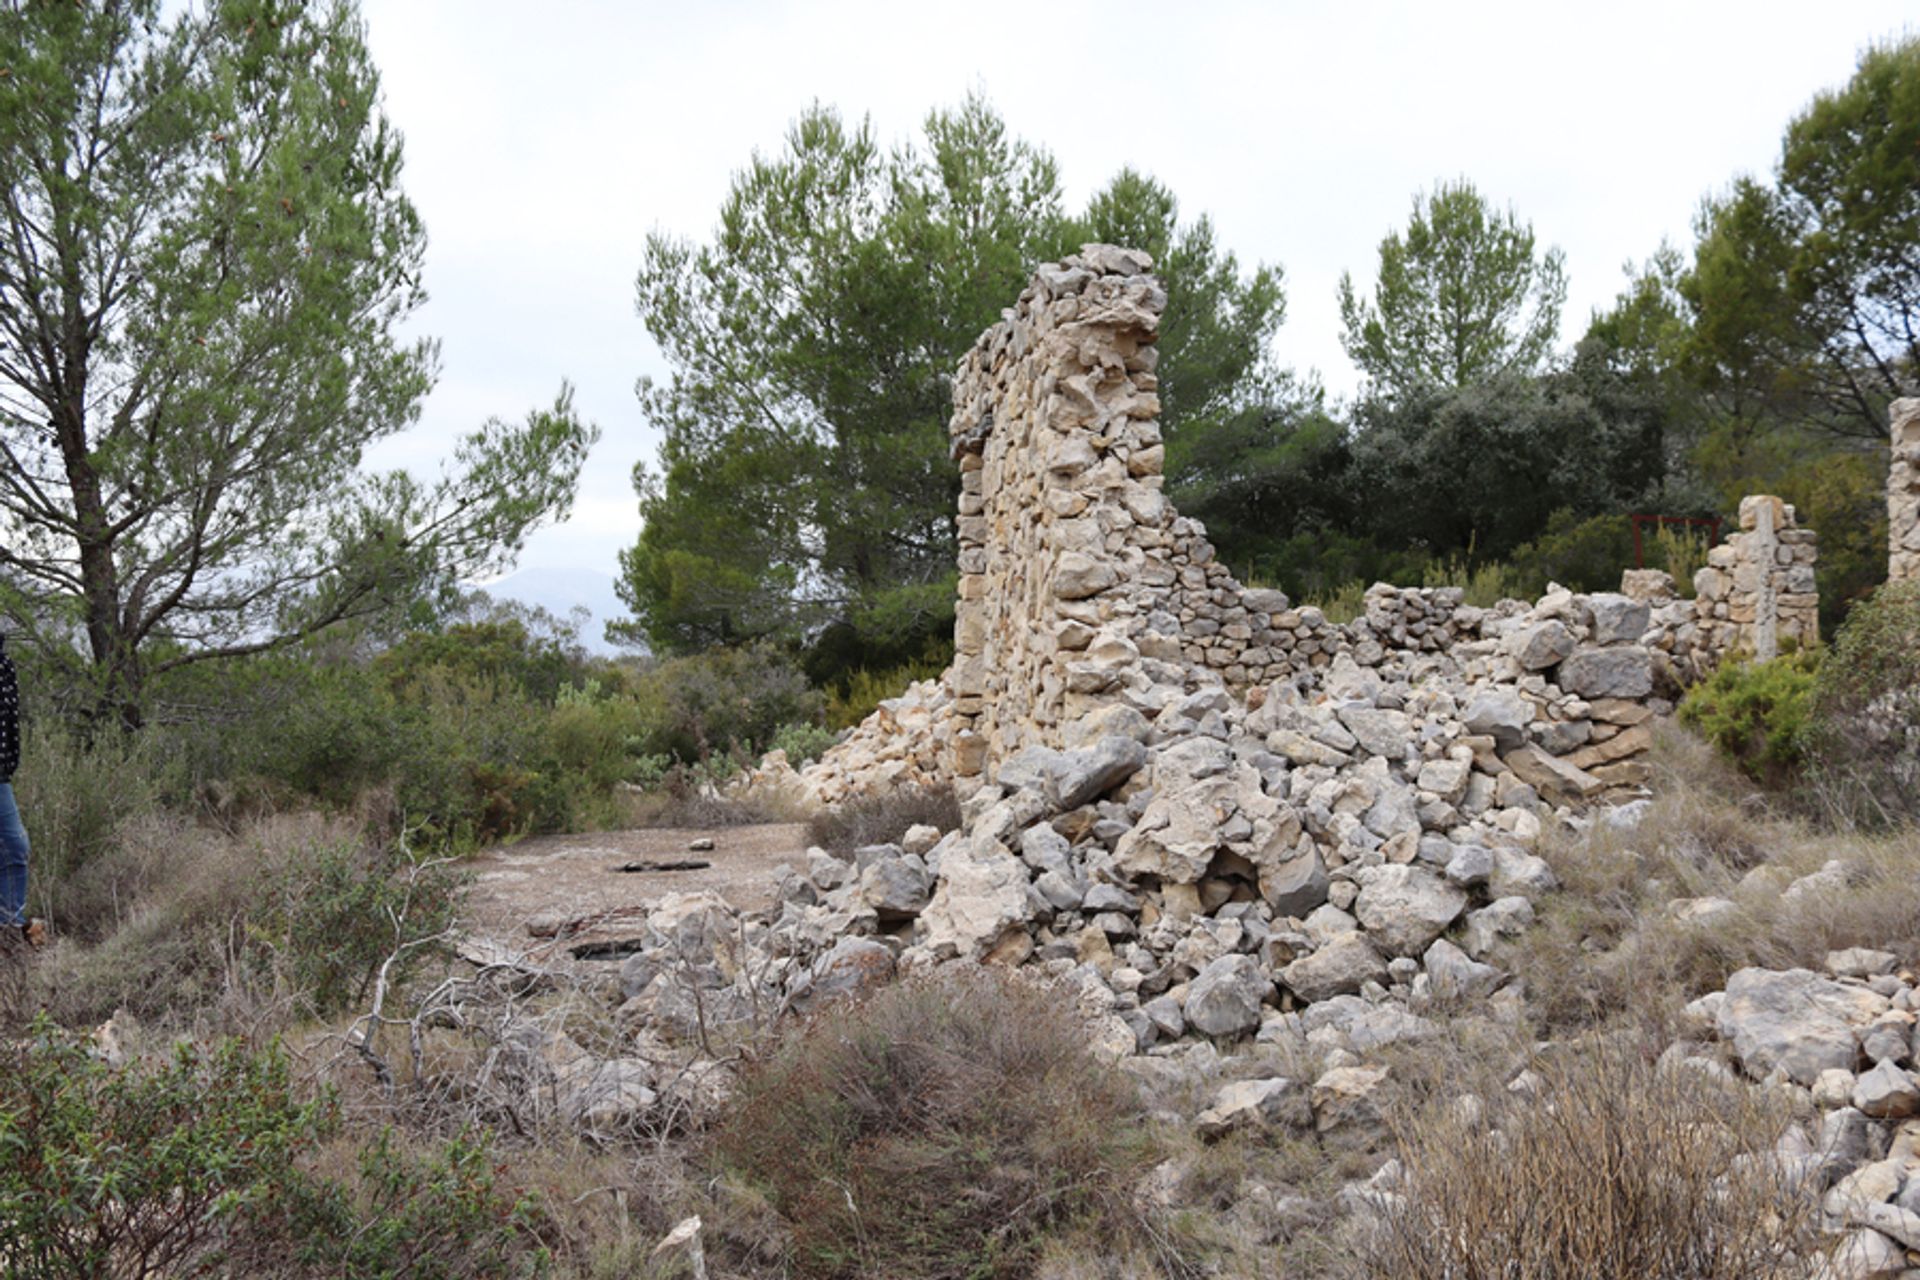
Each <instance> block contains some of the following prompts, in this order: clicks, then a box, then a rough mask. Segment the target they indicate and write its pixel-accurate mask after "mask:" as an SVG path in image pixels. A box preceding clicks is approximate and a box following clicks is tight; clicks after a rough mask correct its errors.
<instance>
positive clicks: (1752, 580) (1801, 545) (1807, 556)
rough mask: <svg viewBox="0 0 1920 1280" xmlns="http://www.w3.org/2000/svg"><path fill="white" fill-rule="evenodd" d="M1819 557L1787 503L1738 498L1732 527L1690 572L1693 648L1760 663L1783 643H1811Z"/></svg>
mask: <svg viewBox="0 0 1920 1280" xmlns="http://www.w3.org/2000/svg"><path fill="white" fill-rule="evenodd" d="M1818 556H1819V537H1818V535H1817V534H1815V533H1814V531H1813V530H1811V529H1802V528H1800V527H1799V524H1798V522H1797V521H1796V520H1795V518H1794V510H1793V508H1792V507H1791V506H1789V505H1788V504H1786V503H1784V502H1782V501H1780V499H1778V498H1776V497H1773V496H1771V495H1766V494H1762V495H1756V496H1754V497H1749V498H1743V499H1742V500H1741V502H1740V528H1739V530H1738V532H1736V533H1734V534H1732V535H1731V536H1729V537H1728V538H1727V540H1726V541H1725V542H1724V543H1722V544H1721V545H1720V546H1717V547H1715V548H1713V550H1712V551H1710V552H1708V553H1707V565H1706V567H1705V568H1703V569H1701V570H1700V571H1699V572H1698V573H1696V574H1694V575H1693V588H1694V614H1695V617H1696V619H1697V621H1698V623H1699V630H1700V635H1699V638H1698V641H1697V645H1698V647H1699V648H1701V649H1703V650H1704V651H1705V652H1706V653H1708V654H1712V655H1719V654H1728V653H1735V652H1739V653H1746V654H1751V655H1752V656H1753V657H1755V658H1758V659H1759V660H1761V661H1762V662H1765V661H1769V660H1771V659H1772V658H1775V657H1777V656H1778V655H1779V653H1780V647H1781V643H1782V642H1783V641H1791V642H1792V643H1793V644H1794V645H1796V646H1799V647H1803V648H1804V647H1806V646H1809V645H1812V644H1814V643H1815V642H1817V641H1818V640H1819V639H1820V595H1819V590H1818V588H1817V587H1815V585H1814V563H1815V561H1816V560H1817V559H1818Z"/></svg>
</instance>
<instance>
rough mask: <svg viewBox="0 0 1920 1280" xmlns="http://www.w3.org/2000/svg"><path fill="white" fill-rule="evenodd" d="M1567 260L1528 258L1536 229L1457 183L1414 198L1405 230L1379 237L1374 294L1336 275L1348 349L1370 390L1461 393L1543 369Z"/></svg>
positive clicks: (1556, 254) (1563, 294) (1563, 293)
mask: <svg viewBox="0 0 1920 1280" xmlns="http://www.w3.org/2000/svg"><path fill="white" fill-rule="evenodd" d="M1564 263H1565V256H1564V255H1563V254H1562V253H1561V252H1560V250H1558V249H1549V250H1548V251H1547V252H1546V254H1545V255H1544V256H1542V257H1536V256H1535V254H1534V243H1533V228H1532V227H1531V226H1530V225H1526V224H1523V223H1521V221H1520V219H1519V217H1518V216H1517V215H1516V214H1515V213H1514V212H1513V211H1512V210H1511V209H1509V210H1507V212H1506V214H1505V215H1504V216H1502V215H1501V214H1500V213H1498V212H1496V211H1495V210H1494V209H1493V207H1492V206H1491V205H1490V204H1488V202H1487V200H1486V198H1485V197H1484V196H1482V195H1481V194H1480V193H1479V191H1478V190H1476V189H1475V187H1474V185H1473V184H1472V183H1471V182H1469V181H1467V180H1466V179H1464V178H1462V179H1460V180H1459V181H1457V182H1452V183H1447V182H1442V183H1439V184H1437V185H1436V186H1435V188H1434V192H1433V195H1432V196H1431V197H1428V196H1425V195H1418V194H1417V195H1415V196H1414V198H1413V216H1412V217H1411V218H1410V219H1409V220H1408V223H1407V230H1406V234H1405V235H1404V236H1402V235H1401V233H1400V232H1398V231H1394V232H1389V233H1388V234H1387V237H1386V238H1385V239H1384V240H1382V241H1381V242H1380V277H1379V282H1378V284H1377V285H1376V286H1375V289H1374V296H1373V298H1372V299H1371V300H1370V301H1369V300H1366V299H1363V298H1361V297H1360V296H1359V295H1358V294H1356V292H1355V291H1354V287H1353V278H1352V277H1351V276H1350V275H1345V274H1343V275H1342V276H1341V277H1340V317H1341V320H1342V321H1343V323H1344V324H1345V326H1346V332H1345V334H1344V335H1343V337H1342V341H1343V342H1344V344H1345V346H1346V349H1347V355H1348V356H1349V357H1350V358H1351V359H1352V360H1353V362H1354V364H1356V365H1357V366H1359V368H1360V371H1361V372H1362V373H1364V374H1365V375H1366V376H1367V378H1368V380H1369V382H1370V384H1371V385H1372V387H1373V389H1374V391H1375V392H1376V393H1377V394H1383V395H1388V396H1394V395H1401V394H1404V393H1407V392H1411V391H1415V390H1419V389H1422V388H1427V387H1443V388H1452V389H1459V388H1462V387H1466V386H1469V385H1472V384H1474V383H1478V382H1483V381H1487V380H1489V379H1494V378H1500V377H1505V376H1511V375H1522V376H1524V375H1526V374H1529V373H1532V372H1533V371H1535V370H1536V369H1538V368H1539V367H1540V365H1541V363H1542V362H1543V361H1544V360H1545V359H1546V357H1547V354H1548V352H1549V350H1550V349H1551V348H1552V346H1553V338H1554V334H1555V333H1556V332H1557V331H1558V329H1559V326H1560V308H1561V306H1562V304H1564V303H1565V302H1566V299H1567V283H1566V277H1565V273H1564Z"/></svg>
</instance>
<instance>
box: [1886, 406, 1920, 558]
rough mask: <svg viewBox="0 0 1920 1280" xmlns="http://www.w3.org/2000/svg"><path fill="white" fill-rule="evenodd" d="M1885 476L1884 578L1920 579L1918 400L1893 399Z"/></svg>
mask: <svg viewBox="0 0 1920 1280" xmlns="http://www.w3.org/2000/svg"><path fill="white" fill-rule="evenodd" d="M1890 416H1891V417H1892V419H1893V468H1892V472H1891V474H1890V475H1889V476H1888V478H1887V542H1888V560H1887V578H1888V579H1889V580H1890V581H1893V582H1902V581H1905V580H1907V579H1911V578H1920V399H1907V400H1895V401H1894V402H1893V408H1892V410H1891V413H1890Z"/></svg>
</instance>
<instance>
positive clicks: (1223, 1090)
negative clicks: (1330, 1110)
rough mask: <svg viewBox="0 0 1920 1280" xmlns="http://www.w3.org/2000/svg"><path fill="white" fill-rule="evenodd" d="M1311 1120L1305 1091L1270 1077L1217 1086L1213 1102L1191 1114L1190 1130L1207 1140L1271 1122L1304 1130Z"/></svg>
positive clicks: (1293, 1084)
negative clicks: (1191, 1127)
mask: <svg viewBox="0 0 1920 1280" xmlns="http://www.w3.org/2000/svg"><path fill="white" fill-rule="evenodd" d="M1312 1123H1313V1109H1312V1107H1311V1106H1310V1105H1309V1104H1308V1102H1307V1093H1306V1090H1304V1089H1302V1088H1301V1087H1300V1085H1299V1083H1298V1082H1297V1081H1293V1080H1287V1079H1284V1078H1282V1077H1279V1076H1274V1077H1271V1078H1269V1079H1265V1080H1235V1081H1233V1082H1232V1083H1231V1084H1225V1085H1222V1086H1220V1090H1219V1092H1217V1093H1216V1094H1214V1096H1213V1102H1212V1104H1211V1105H1209V1106H1208V1107H1207V1109H1206V1110H1205V1111H1202V1112H1201V1113H1200V1114H1199V1115H1197V1116H1195V1117H1194V1121H1193V1127H1194V1130H1195V1131H1196V1132H1197V1133H1198V1134H1199V1135H1200V1136H1201V1137H1202V1138H1205V1139H1207V1140H1209V1141H1211V1140H1213V1139H1215V1138H1219V1137H1223V1136H1225V1135H1226V1134H1228V1133H1231V1132H1233V1131H1234V1130H1235V1129H1252V1128H1260V1129H1264V1128H1267V1127H1269V1126H1272V1125H1284V1126H1287V1127H1289V1128H1300V1129H1304V1128H1306V1127H1307V1126H1309V1125H1311V1124H1312Z"/></svg>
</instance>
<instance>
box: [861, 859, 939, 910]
mask: <svg viewBox="0 0 1920 1280" xmlns="http://www.w3.org/2000/svg"><path fill="white" fill-rule="evenodd" d="M932 897H933V876H932V875H931V874H929V873H928V871H927V864H926V863H925V862H924V861H922V860H921V859H920V858H917V857H914V856H913V855H912V854H903V855H902V856H900V857H897V858H886V859H883V860H881V861H879V862H875V863H873V864H872V865H871V866H869V867H868V868H867V869H866V871H865V873H863V874H862V875H861V877H860V900H861V901H862V902H865V903H866V904H867V905H868V906H870V907H872V908H873V911H874V914H875V915H876V916H878V917H879V918H880V919H881V920H888V921H898V920H911V919H913V918H914V917H915V916H917V915H919V914H920V913H921V912H922V911H924V910H926V907H927V903H928V901H929V900H931V898H932Z"/></svg>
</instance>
